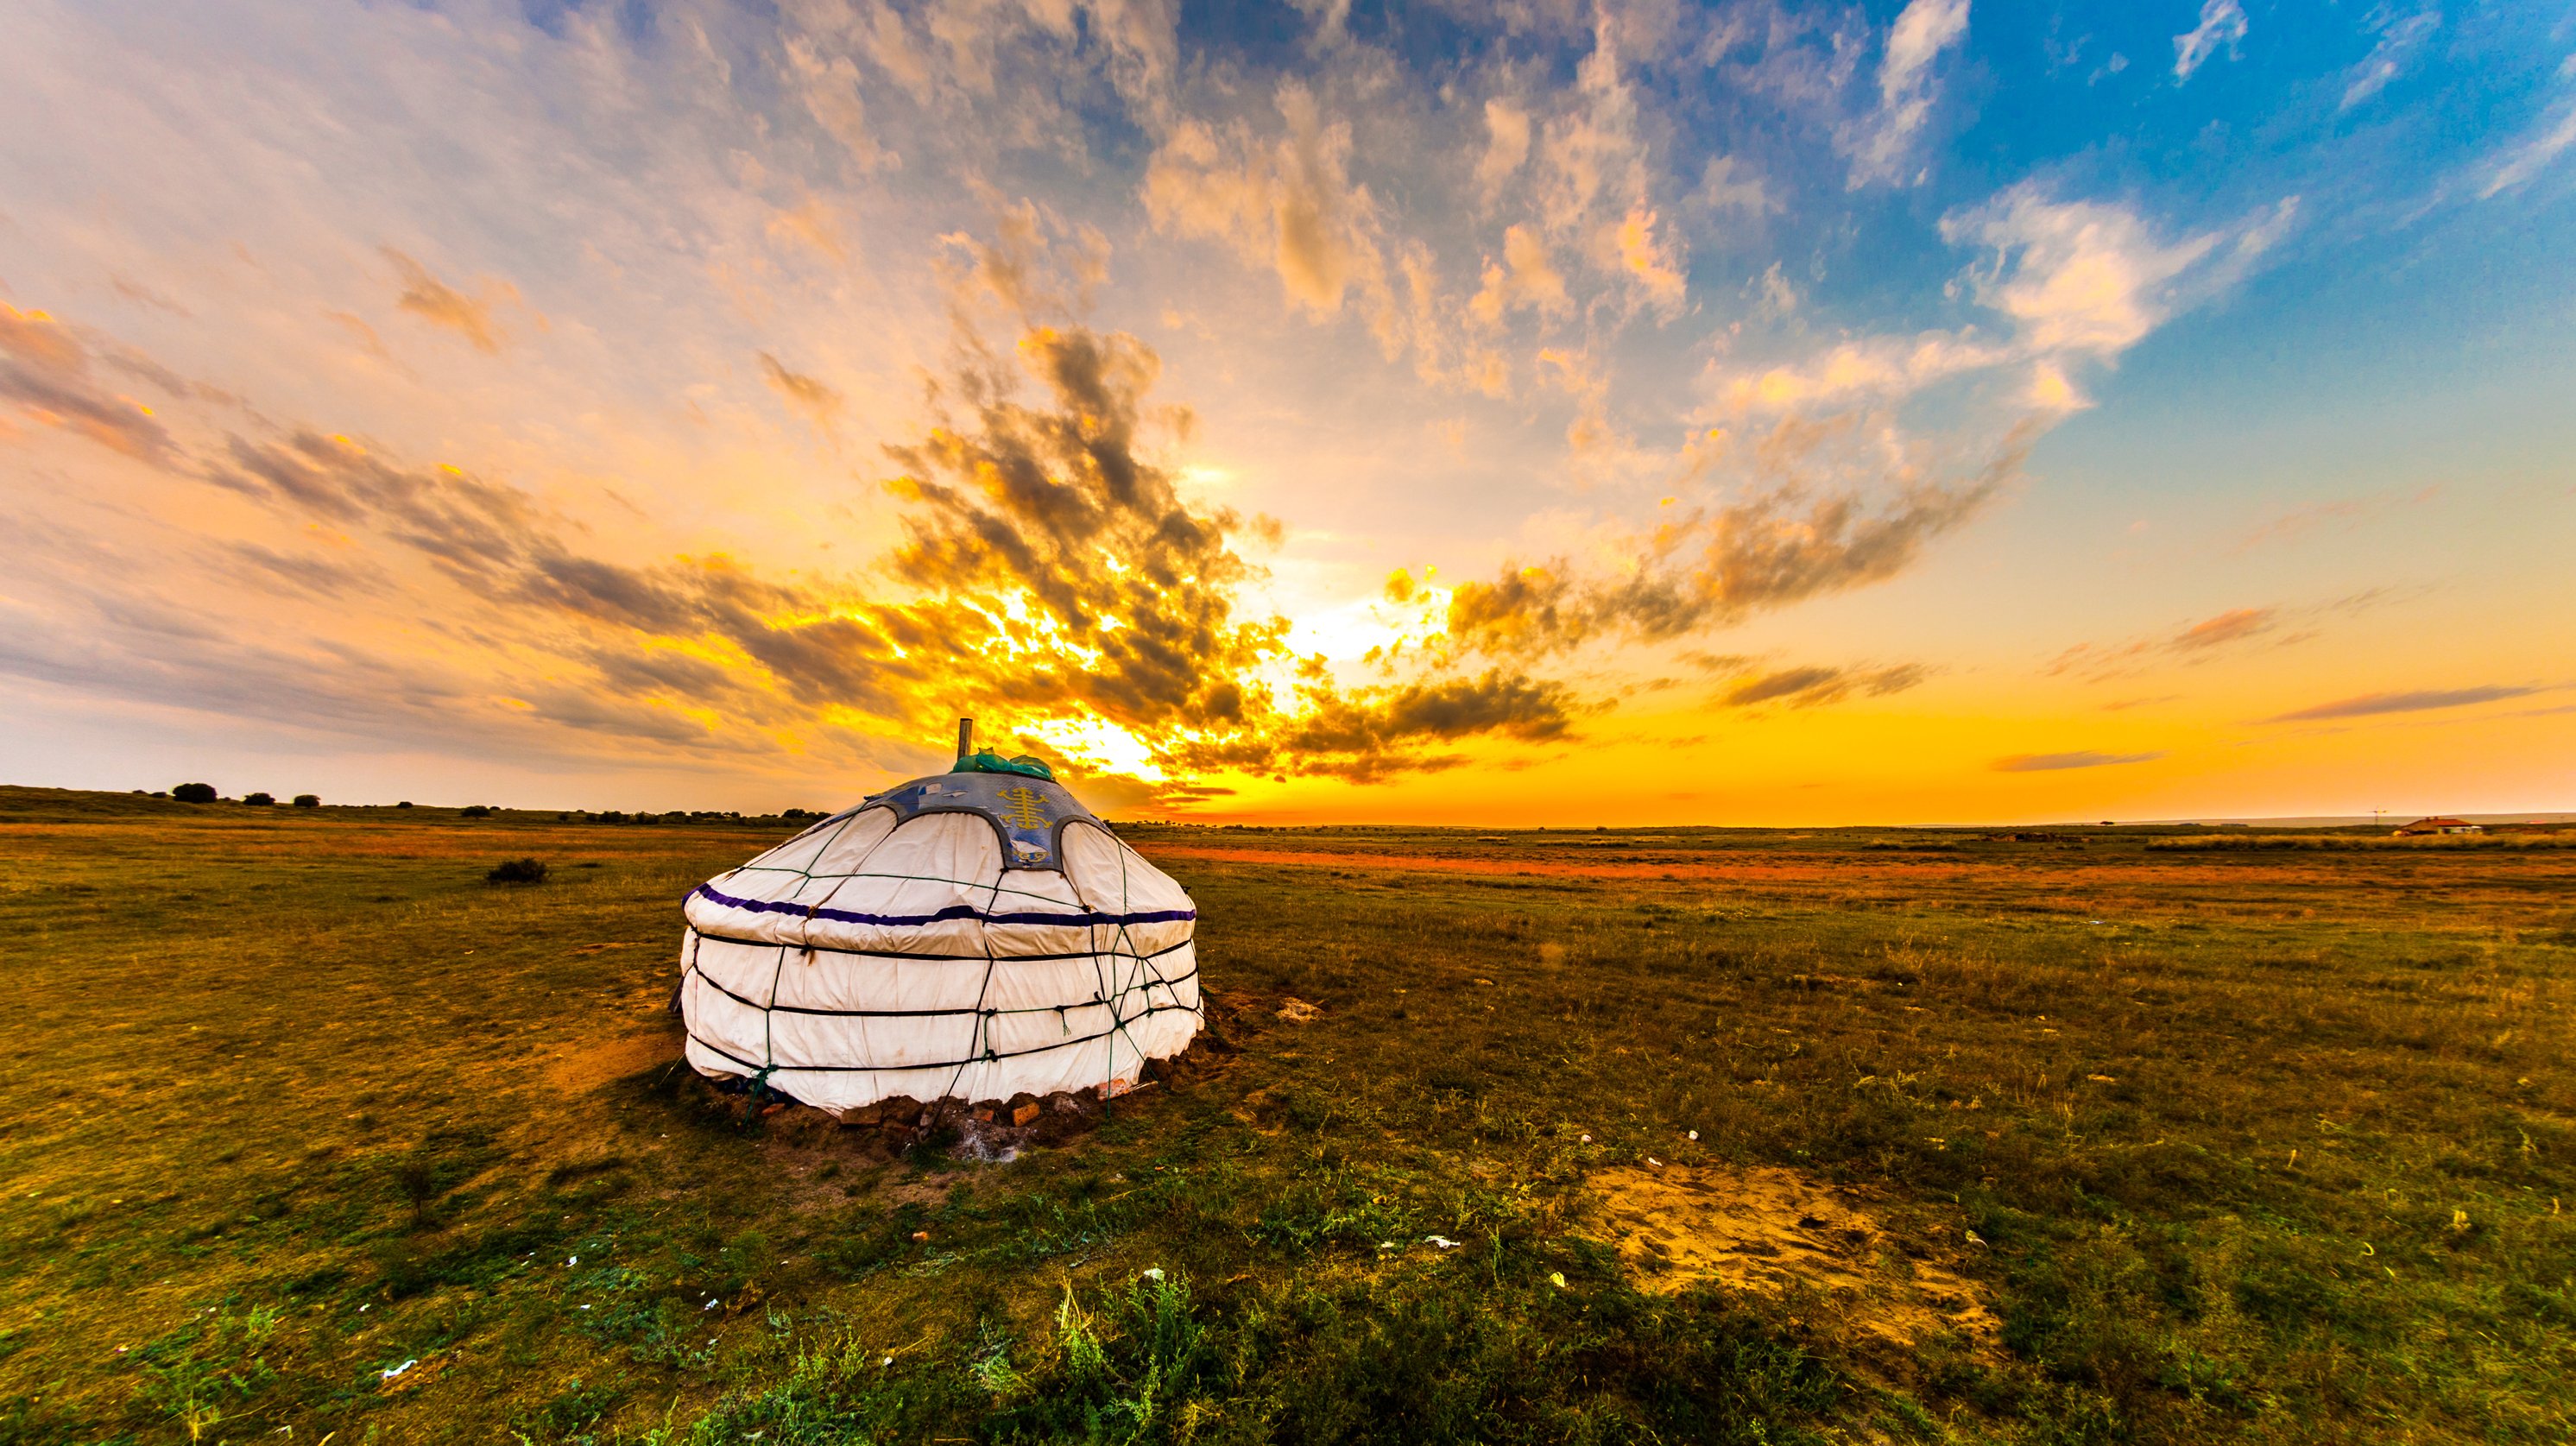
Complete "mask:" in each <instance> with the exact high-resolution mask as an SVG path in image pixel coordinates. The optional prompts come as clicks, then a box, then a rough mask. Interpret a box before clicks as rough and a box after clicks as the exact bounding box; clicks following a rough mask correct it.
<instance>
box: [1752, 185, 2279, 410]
mask: <svg viewBox="0 0 2576 1446" xmlns="http://www.w3.org/2000/svg"><path fill="white" fill-rule="evenodd" d="M2296 210H2297V206H2296V198H2291V199H2290V200H2288V201H2284V202H2282V203H2281V204H2280V205H2278V206H2274V207H2270V208H2267V209H2266V210H2264V211H2262V212H2259V213H2257V214H2256V215H2255V216H2253V217H2251V218H2249V219H2247V220H2246V221H2244V222H2242V223H2240V224H2239V225H2238V226H2237V227H2236V228H2235V229H2234V230H2233V231H2232V232H2225V231H2208V232H2203V233H2201V234H2199V235H2195V236H2186V237H2182V238H2180V239H2177V240H2172V241H2167V240H2163V239H2160V238H2159V237H2158V236H2157V235H2156V233H2155V231H2154V229H2153V228H2151V227H2150V226H2149V225H2148V224H2147V223H2146V222H2145V221H2144V220H2142V219H2141V218H2140V217H2139V216H2138V215H2137V214H2136V213H2135V212H2133V211H2131V210H2129V209H2128V208H2126V207H2123V206H2119V205H2115V204H2111V203H2108V202H2099V201H2066V200H2059V199H2057V198H2055V197H2053V196H2051V195H2050V194H2049V193H2047V192H2046V191H2045V190H2043V189H2041V188H2040V187H2038V186H2036V185H2034V184H2029V183H2025V184H2022V185H2018V186H2014V187H2012V188H2010V189H2008V190H2006V191H2003V192H2001V193H1999V194H1998V195H1996V196H1994V197H1992V198H1990V199H1989V200H1987V201H1986V202H1984V203H1983V204H1981V205H1978V206H1974V207H1969V208H1966V209H1963V210H1959V211H1954V212H1952V213H1951V214H1949V215H1947V216H1944V217H1943V218H1942V220H1941V234H1942V236H1943V238H1944V239H1946V240H1947V241H1949V242H1950V243H1951V244H1952V245H1966V246H1975V247H1977V248H1978V249H1979V251H1980V253H1981V259H1980V260H1979V261H1978V262H1977V263H1976V264H1974V265H1972V266H1970V267H1969V268H1968V269H1967V270H1966V271H1965V272H1963V273H1962V274H1961V276H1960V278H1959V280H1960V283H1961V289H1962V290H1964V291H1965V292H1966V293H1967V294H1969V295H1970V296H1973V297H1974V298H1975V300H1976V301H1977V303H1978V304H1979V305H1981V306H1983V307H1985V308H1987V309H1988V310H1991V311H1993V312H1995V313H1997V314H1999V315H2000V316H2002V317H2003V318H2004V319H2005V320H2006V322H2007V323H2008V329H2007V330H2006V332H2005V333H2004V334H2002V335H1991V334H1988V333H1986V332H1984V331H1982V330H1980V329H1979V328H1977V327H1974V326H1969V327H1963V328H1960V329H1957V330H1952V331H1926V332H1921V333H1917V334H1915V335H1912V336H1890V335H1881V336H1863V337H1858V338H1853V339H1849V340H1844V341H1839V342H1836V343H1835V344H1834V345H1833V346H1831V347H1830V348H1828V349H1827V350H1826V351H1825V352H1824V353H1823V354H1822V355H1820V356H1816V357H1813V358H1810V359H1807V360H1804V361H1799V362H1790V363H1783V364H1780V365H1775V366H1771V367H1768V368H1765V369H1762V370H1759V371H1744V370H1736V369H1713V370H1712V377H1713V378H1715V379H1716V380H1717V381H1718V382H1719V386H1718V393H1717V394H1718V397H1719V399H1720V402H1721V405H1723V406H1724V407H1726V408H1727V409H1729V410H1732V411H1736V412H1772V413H1780V412H1790V411H1795V410H1798V409H1801V408H1811V407H1815V406H1818V405H1842V404H1846V403H1848V402H1850V401H1852V400H1853V399H1856V398H1903V397H1909V396H1912V395H1914V394H1916V393H1918V392H1921V391H1923V390H1925V389H1927V388H1930V387H1933V386H1936V385H1939V384H1942V383H1945V382H1949V381H1952V380H1954V379H1957V378H1963V377H1969V376H1973V375H1975V374H1978V373H1985V372H1993V371H1997V370H2001V369H2006V368H2013V367H2028V368H2030V369H2031V382H2030V384H2029V386H2028V387H2027V388H2026V389H2025V391H2024V392H2023V394H2022V396H2021V398H2020V402H2021V405H2022V406H2023V407H2024V408H2026V409H2027V410H2030V411H2033V412H2037V413H2043V414H2049V415H2056V414H2061V413H2063V412H2065V411H2067V410H2070V409H2072V408H2074V407H2077V406H2081V405H2082V404H2083V403H2082V399H2081V397H2080V395H2079V394H2077V393H2076V392H2075V391H2074V389H2073V384H2072V382H2071V380H2070V378H2069V373H2070V372H2072V371H2073V370H2074V369H2076V368H2078V367H2080V366H2083V365H2087V364H2090V365H2097V366H2099V365H2107V364H2110V363H2112V362H2115V361H2116V360H2117V359H2118V358H2119V356H2120V355H2121V354H2122V353H2123V352H2125V351H2127V350H2128V349H2129V348H2130V347H2132V346H2135V345H2136V344H2137V343H2138V342H2139V341H2141V340H2143V339H2144V338H2145V337H2146V336H2147V335H2148V334H2149V333H2150V332H2152V331H2154V330H2155V329H2156V328H2157V327H2158V326H2160V325H2162V324H2163V323H2164V322H2165V321H2166V320H2167V319H2168V318H2170V317H2171V316H2172V315H2173V314H2174V313H2175V312H2177V311H2179V310H2181V309H2182V308H2183V307H2185V306H2188V305H2190V304H2192V303H2194V302H2196V301H2198V300H2200V299H2202V298H2204V297H2206V296H2209V295H2212V294H2215V293H2216V292H2217V291H2219V290H2221V289H2222V288H2224V287H2225V286H2227V285H2229V284H2232V283H2233V282H2234V281H2235V279H2236V278H2237V277H2238V276H2240V275H2242V274H2243V272H2244V270H2245V269H2246V268H2247V267H2248V266H2250V265H2251V264H2252V263H2253V261H2254V259H2255V258H2256V257H2259V256H2260V255H2261V254H2262V253H2263V252H2264V251H2265V250H2267V249H2268V248H2269V247H2271V246H2272V245H2273V244H2274V243H2275V242H2276V241H2277V240H2278V239H2279V237H2280V235H2281V233H2282V231H2283V230H2284V229H2285V228H2286V227H2287V225H2288V224H2289V222H2290V220H2291V218H2292V217H2294V216H2295V215H2296Z"/></svg>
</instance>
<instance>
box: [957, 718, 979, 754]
mask: <svg viewBox="0 0 2576 1446" xmlns="http://www.w3.org/2000/svg"><path fill="white" fill-rule="evenodd" d="M974 756H975V720H974V719H972V718H960V719H958V720H957V761H958V762H960V763H963V762H965V761H966V760H967V759H969V758H972V757H974Z"/></svg>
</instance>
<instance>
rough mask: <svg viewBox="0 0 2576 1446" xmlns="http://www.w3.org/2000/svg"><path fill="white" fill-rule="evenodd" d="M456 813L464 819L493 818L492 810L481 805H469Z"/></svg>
mask: <svg viewBox="0 0 2576 1446" xmlns="http://www.w3.org/2000/svg"><path fill="white" fill-rule="evenodd" d="M456 812H457V814H458V815H459V816H460V817H463V818H490V817H491V816H492V810H491V809H489V808H486V807H484V806H483V805H482V804H479V803H469V804H467V805H465V806H464V807H463V808H460V809H458V810H457V811H456Z"/></svg>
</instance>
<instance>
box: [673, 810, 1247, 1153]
mask: <svg viewBox="0 0 2576 1446" xmlns="http://www.w3.org/2000/svg"><path fill="white" fill-rule="evenodd" d="M683 912H684V913H685V915H686V917H687V919H688V930H687V933H686V935H685V937H684V939H683V943H682V956H681V957H682V966H683V970H684V973H683V976H682V979H681V986H680V1009H681V1014H682V1016H683V1018H684V1019H685V1020H686V1021H687V1025H688V1045H687V1053H688V1059H689V1062H690V1064H692V1065H694V1066H696V1067H697V1068H698V1069H699V1070H700V1071H701V1072H703V1073H707V1074H714V1075H736V1076H742V1077H746V1078H751V1079H755V1080H758V1081H760V1082H761V1083H762V1084H764V1085H765V1086H766V1087H768V1088H770V1089H773V1090H776V1091H777V1092H779V1093H781V1094H784V1095H787V1096H790V1097H792V1098H794V1099H798V1100H801V1101H803V1102H805V1103H807V1104H810V1105H818V1106H821V1107H823V1108H825V1109H830V1110H848V1109H855V1108H857V1107H859V1106H862V1105H867V1104H873V1103H875V1102H876V1101H878V1100H882V1099H889V1098H893V1097H896V1096H905V1097H909V1098H912V1099H918V1100H936V1099H943V1098H957V1099H965V1100H986V1099H1008V1098H1010V1097H1011V1096H1013V1095H1015V1094H1019V1093H1022V1092H1026V1093H1029V1094H1034V1095H1044V1094H1051V1093H1054V1092H1056V1091H1059V1090H1078V1089H1083V1088H1087V1087H1090V1086H1097V1085H1108V1086H1111V1087H1113V1088H1114V1087H1117V1086H1120V1085H1125V1084H1130V1083H1133V1082H1134V1081H1135V1079H1136V1076H1137V1071H1138V1070H1139V1069H1140V1068H1141V1067H1142V1066H1143V1064H1144V1062H1145V1061H1146V1060H1148V1059H1157V1058H1162V1057H1165V1056H1168V1055H1172V1054H1176V1053H1178V1052H1179V1051H1180V1050H1181V1049H1183V1048H1184V1047H1186V1046H1187V1045H1188V1043H1189V1041H1190V1038H1191V1036H1192V1035H1194V1034H1196V1033H1197V1031H1198V1027H1199V1020H1200V1007H1199V983H1198V958H1197V953H1196V949H1195V946H1194V945H1193V943H1192V934H1193V931H1194V930H1195V927H1196V923H1197V919H1198V911H1197V908H1196V907H1195V906H1194V905H1193V904H1192V903H1191V901H1190V896H1189V895H1188V894H1187V893H1185V892H1184V891H1183V890H1182V889H1181V886H1180V885H1178V884H1176V883H1174V882H1173V881H1172V880H1171V879H1170V877H1168V876H1167V875H1165V874H1164V873H1163V872H1162V871H1161V870H1160V869H1157V868H1155V867H1154V866H1153V865H1152V864H1150V863H1147V862H1146V861H1145V860H1144V859H1143V858H1142V857H1141V856H1139V855H1138V854H1137V853H1136V851H1135V850H1133V849H1131V848H1129V847H1128V846H1127V845H1126V844H1125V843H1123V842H1121V841H1120V840H1119V839H1118V838H1117V836H1116V835H1114V834H1112V833H1111V832H1110V831H1109V829H1108V827H1107V826H1106V825H1104V824H1102V823H1101V822H1100V820H1099V819H1098V818H1097V817H1095V816H1094V815H1093V814H1092V813H1091V811H1090V810H1088V809H1086V808H1084V807H1083V806H1082V805H1081V803H1080V802H1078V801H1077V800H1076V799H1075V798H1074V796H1073V795H1072V794H1071V793H1069V792H1067V791H1066V790H1065V789H1064V787H1063V786H1062V785H1061V784H1057V783H1054V782H1051V781H1049V780H1046V779H1041V778H1031V777H1025V776H1020V775H1015V774H991V773H945V774H938V775H934V776H932V777H929V778H920V779H915V780H913V781H912V782H910V783H907V784H904V785H902V786H901V787H899V788H895V789H892V790H889V791H888V792H885V793H882V794H878V795H877V796H875V797H873V798H870V799H868V800H866V801H865V802H863V803H861V804H860V805H859V806H858V807H856V808H854V809H851V810H849V811H847V812H845V813H841V814H838V815H835V816H834V817H832V818H828V819H825V820H824V821H823V822H821V823H819V824H816V825H815V826H814V827H812V828H809V829H807V830H806V831H805V832H803V833H801V834H798V835H797V836H796V837H795V838H793V839H790V840H789V841H787V842H786V843H784V844H781V845H779V846H778V847H777V848H774V849H772V850H770V851H769V852H768V853H765V854H762V855H761V856H760V857H758V858H756V859H753V860H752V861H751V862H750V863H747V864H745V865H743V866H742V867H741V868H738V869H734V870H732V871H730V872H728V873H724V874H720V875H718V876H717V877H715V878H713V879H710V880H708V881H707V882H706V883H704V884H701V885H699V886H698V887H697V888H696V889H693V890H691V891H690V894H689V897H688V899H687V901H686V903H685V905H684V908H683Z"/></svg>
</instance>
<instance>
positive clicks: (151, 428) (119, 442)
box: [0, 302, 179, 461]
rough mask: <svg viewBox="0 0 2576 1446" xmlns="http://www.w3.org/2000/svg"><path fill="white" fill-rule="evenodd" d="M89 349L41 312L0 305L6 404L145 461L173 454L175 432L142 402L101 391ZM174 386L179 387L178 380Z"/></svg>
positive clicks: (0, 375)
mask: <svg viewBox="0 0 2576 1446" xmlns="http://www.w3.org/2000/svg"><path fill="white" fill-rule="evenodd" d="M89 360H90V359H89V350H88V348H86V347H84V346H82V345H81V343H80V341H79V339H78V338H76V337H74V336H73V335H72V333H71V331H70V329H69V328H67V327H65V326H64V325H63V324H62V323H61V322H58V321H56V320H54V319H53V318H52V317H50V316H47V315H46V314H45V313H43V312H41V311H20V310H18V309H17V308H16V307H13V306H10V305H9V304H8V303H6V302H0V402H11V403H15V404H16V405H17V406H18V408H19V409H20V410H21V411H23V412H25V413H26V414H27V415H28V416H30V417H32V418H34V419H35V420H37V421H39V422H42V423H44V424H46V425H48V426H54V427H60V428H62V429H63V430H65V431H67V432H72V433H75V434H77V435H79V436H83V437H87V438H89V439H90V440H91V441H93V442H96V443H98V444H99V445H100V446H102V447H107V448H110V449H112V450H114V451H118V452H123V453H124V454H126V455H127V456H129V457H136V458H140V459H142V460H144V461H160V460H164V459H165V458H167V457H168V456H169V455H170V452H171V442H170V433H169V431H168V430H167V429H165V428H164V427H163V426H162V425H161V423H160V422H159V421H157V420H155V419H154V417H153V416H152V410H151V408H149V407H146V406H144V405H142V404H141V403H139V402H135V401H131V400H129V399H127V398H125V397H121V396H117V395H115V394H114V393H111V392H108V391H105V390H103V389H101V388H100V387H99V386H98V385H97V384H96V382H95V381H94V380H92V378H91V376H90V366H89ZM170 384H171V385H173V386H177V385H179V383H177V381H176V379H175V378H173V379H171V383H170Z"/></svg>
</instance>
